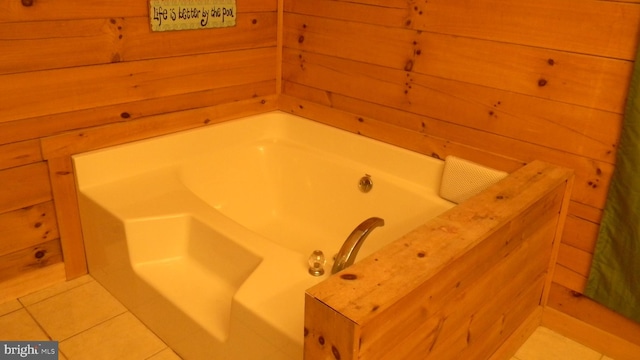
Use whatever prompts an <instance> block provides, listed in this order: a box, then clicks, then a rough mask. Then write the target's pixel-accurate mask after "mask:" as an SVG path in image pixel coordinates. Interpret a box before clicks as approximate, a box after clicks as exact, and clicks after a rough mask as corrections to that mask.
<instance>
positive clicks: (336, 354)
mask: <svg viewBox="0 0 640 360" xmlns="http://www.w3.org/2000/svg"><path fill="white" fill-rule="evenodd" d="M331 353H332V354H333V357H334V358H335V359H336V360H340V352H339V351H338V348H337V347H335V346H333V345H331Z"/></svg>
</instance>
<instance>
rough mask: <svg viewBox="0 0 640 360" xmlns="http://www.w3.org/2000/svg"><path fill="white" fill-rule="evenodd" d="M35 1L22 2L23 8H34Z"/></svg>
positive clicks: (24, 0)
mask: <svg viewBox="0 0 640 360" xmlns="http://www.w3.org/2000/svg"><path fill="white" fill-rule="evenodd" d="M33 2H34V0H22V6H27V7H29V6H33Z"/></svg>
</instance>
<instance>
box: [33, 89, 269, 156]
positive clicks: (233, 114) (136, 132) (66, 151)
mask: <svg viewBox="0 0 640 360" xmlns="http://www.w3.org/2000/svg"><path fill="white" fill-rule="evenodd" d="M276 107H277V101H276V99H275V96H267V97H259V98H253V99H249V100H243V101H237V102H232V103H227V104H222V105H218V106H211V107H204V108H197V109H193V110H186V111H181V112H177V113H168V114H160V115H153V116H148V117H142V118H138V119H135V120H132V121H127V122H122V123H115V124H109V125H105V126H99V127H94V128H88V129H83V130H77V131H70V132H67V133H64V134H60V135H54V136H51V137H47V138H43V139H42V140H41V142H42V153H43V156H44V158H45V159H55V158H61V157H68V156H71V155H74V154H78V153H81V152H85V151H89V150H95V149H100V148H104V147H108V146H113V145H118V144H123V143H127V142H131V141H135V140H141V139H146V138H150V137H154V136H159V135H165V134H170V133H174V132H177V131H181V130H187V129H194V128H197V127H202V126H207V125H210V124H215V123H219V122H222V121H225V120H230V119H236V118H239V117H243V116H249V115H254V114H259V113H262V112H266V111H271V110H275V109H276Z"/></svg>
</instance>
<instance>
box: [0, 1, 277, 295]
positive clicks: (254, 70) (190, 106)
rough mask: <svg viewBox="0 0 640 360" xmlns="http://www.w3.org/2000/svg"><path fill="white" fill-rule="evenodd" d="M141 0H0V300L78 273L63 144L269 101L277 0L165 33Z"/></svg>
mask: <svg viewBox="0 0 640 360" xmlns="http://www.w3.org/2000/svg"><path fill="white" fill-rule="evenodd" d="M23 3H25V4H26V5H28V4H29V3H31V6H25V5H23ZM148 4H149V3H148V1H125V0H112V1H95V0H89V1H81V2H79V1H71V0H57V1H51V0H34V1H22V2H21V1H18V0H0V9H2V11H0V302H1V300H2V299H3V298H11V297H12V296H14V297H15V296H17V295H20V294H21V293H24V292H29V291H32V290H36V289H37V287H38V286H46V285H47V284H48V283H49V282H55V281H60V280H64V278H65V277H66V278H73V277H76V276H79V275H82V274H84V273H86V264H85V260H84V254H83V246H82V237H81V233H80V230H79V227H78V214H77V211H76V206H77V205H76V202H75V188H74V182H73V176H69V175H72V171H73V169H72V167H71V161H70V157H69V156H70V155H71V154H73V153H75V152H79V151H86V150H91V149H94V148H98V147H102V146H106V145H110V144H116V143H121V142H125V141H132V140H136V139H140V138H144V137H149V136H155V135H158V134H162V133H167V132H172V131H176V130H179V129H184V128H190V127H195V126H203V125H206V124H207V123H214V122H216V121H219V120H220V118H223V117H226V118H228V117H233V116H234V114H237V116H240V115H242V114H243V113H246V112H262V111H266V110H269V109H270V108H274V107H275V106H276V105H277V102H276V101H274V100H275V94H276V92H277V87H276V85H277V81H276V77H277V76H276V74H277V64H276V61H277V58H278V51H277V46H276V45H277V44H276V43H277V36H278V13H277V8H278V4H277V0H238V1H237V10H238V14H237V25H236V26H235V27H231V28H223V29H208V30H196V31H178V32H165V33H153V32H151V31H150V26H149V18H148ZM272 100H273V101H272ZM268 102H271V103H272V104H273V105H271V106H269V104H268ZM172 113H180V114H183V115H182V116H174V117H171V118H170V119H168V118H167V117H166V116H163V114H172ZM78 132H79V133H80V134H81V135H82V134H83V133H86V134H91V135H92V136H93V137H91V136H77V135H78ZM69 134H71V135H74V136H71V135H69ZM96 138H97V140H96ZM63 261H64V262H63ZM62 264H64V266H62ZM61 270H62V271H61ZM43 279H46V281H43Z"/></svg>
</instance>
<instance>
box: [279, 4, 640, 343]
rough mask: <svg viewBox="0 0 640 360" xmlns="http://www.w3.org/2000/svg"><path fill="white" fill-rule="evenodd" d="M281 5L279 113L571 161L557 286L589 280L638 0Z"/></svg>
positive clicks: (488, 156)
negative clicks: (570, 187)
mask: <svg viewBox="0 0 640 360" xmlns="http://www.w3.org/2000/svg"><path fill="white" fill-rule="evenodd" d="M284 10H285V14H284V25H283V31H284V34H283V39H284V50H283V96H282V97H281V100H280V102H281V107H282V108H283V109H284V110H286V111H289V112H291V113H295V114H298V115H301V116H305V117H308V118H311V119H314V120H317V121H321V122H324V123H329V124H331V125H333V126H337V127H340V128H343V129H346V130H349V131H352V132H354V133H358V134H361V135H364V136H368V137H373V138H376V139H379V140H382V141H386V142H389V143H392V144H395V145H399V146H402V147H405V148H409V149H411V150H415V151H418V152H421V153H424V154H428V155H432V156H434V157H439V158H444V157H445V156H447V155H456V156H460V157H463V158H467V159H470V160H472V161H476V162H479V163H482V164H485V165H487V166H491V167H494V168H498V169H501V170H505V171H509V172H511V171H513V170H515V169H516V168H518V167H519V166H521V164H523V163H529V162H531V161H533V160H535V159H541V160H544V161H548V162H551V163H554V164H558V165H561V166H564V167H568V168H572V169H574V170H575V175H576V177H575V184H574V187H573V193H572V201H571V203H570V207H569V211H568V212H569V216H568V217H567V220H566V226H565V227H564V230H563V237H562V247H561V251H560V252H559V256H558V259H557V261H558V266H557V271H556V272H555V274H554V277H553V279H554V281H555V284H556V285H561V286H560V287H555V286H554V287H551V288H550V294H549V295H550V297H551V298H552V299H554V298H555V297H556V296H559V294H557V293H555V292H556V291H559V290H558V289H559V288H562V287H566V288H569V289H571V291H575V292H577V293H579V292H580V291H582V289H583V288H584V284H585V281H586V277H587V276H588V271H589V266H588V263H589V258H590V256H591V253H592V252H593V249H594V245H595V239H596V237H597V228H598V226H599V222H600V219H601V216H602V209H603V208H604V203H605V201H606V193H607V190H608V187H609V182H610V178H611V176H612V174H613V172H614V169H615V153H616V150H617V146H618V139H619V136H620V129H621V124H622V117H623V110H624V104H625V101H626V93H627V86H628V83H629V76H630V71H631V68H632V66H633V61H634V58H635V54H636V48H637V44H638V35H639V31H638V29H639V28H640V3H639V2H638V1H597V0H587V1H584V0H570V1H562V2H557V1H553V0H543V1H538V2H532V1H529V2H524V1H518V2H513V1H506V0H481V1H475V2H473V4H470V3H469V2H466V1H457V0H454V1H448V0H435V1H428V2H422V1H420V2H406V3H405V2H403V1H393V2H389V3H384V4H383V3H380V2H379V1H374V0H358V1H340V0H318V1H315V0H314V1H310V0H288V1H285V4H284ZM589 301H590V300H588V299H584V300H583V301H582V302H581V303H589ZM594 311H596V312H597V313H598V316H604V317H611V321H612V322H614V323H615V321H616V319H617V318H616V317H612V315H611V314H610V313H609V312H607V311H601V310H600V308H599V307H596V308H594ZM574 315H575V316H578V317H579V319H581V320H584V319H582V318H580V317H582V316H587V315H586V314H583V313H580V312H577V313H574ZM611 329H613V330H614V331H618V329H615V327H613V326H612V327H611ZM638 339H640V337H639V338H638ZM636 342H637V343H638V344H640V340H636Z"/></svg>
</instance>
